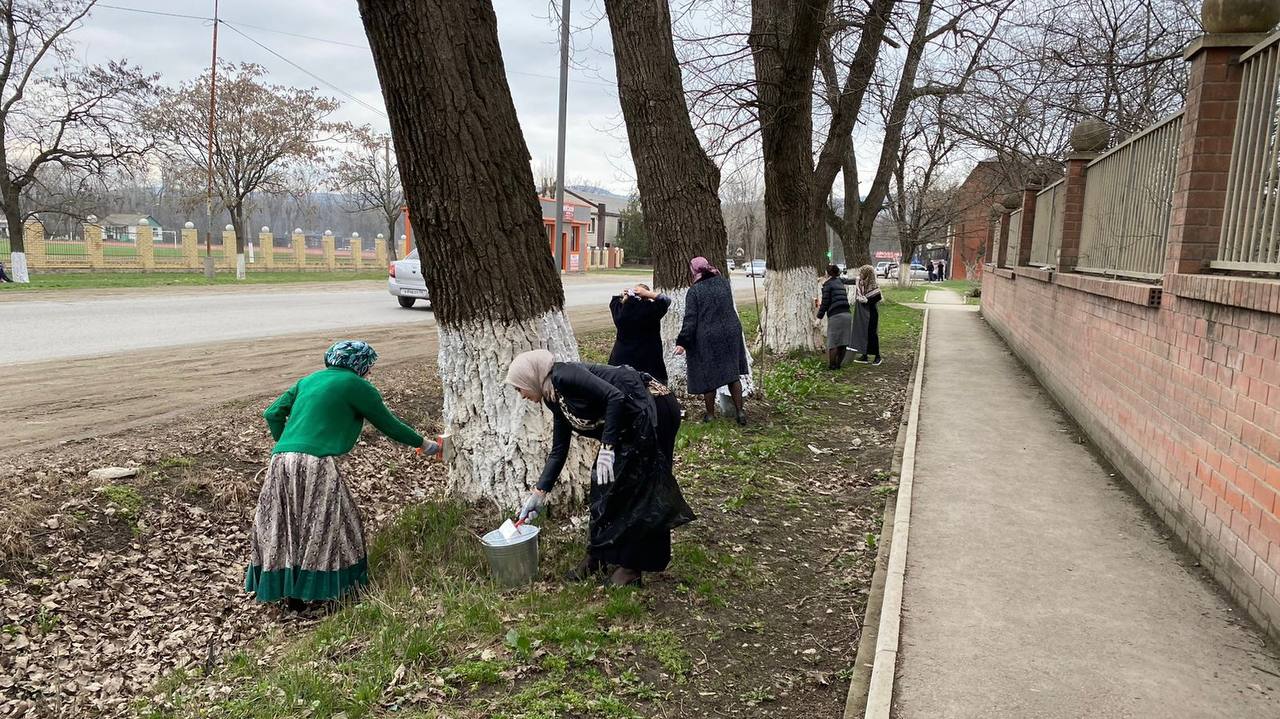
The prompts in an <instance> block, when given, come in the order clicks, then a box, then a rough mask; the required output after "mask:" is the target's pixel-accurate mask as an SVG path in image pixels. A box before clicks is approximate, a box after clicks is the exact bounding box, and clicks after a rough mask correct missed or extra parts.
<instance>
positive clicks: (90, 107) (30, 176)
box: [0, 0, 155, 282]
mask: <svg viewBox="0 0 1280 719" xmlns="http://www.w3.org/2000/svg"><path fill="white" fill-rule="evenodd" d="M93 5H94V3H93V2H92V1H89V2H67V1H62V0H25V1H24V0H0V132H3V135H4V143H3V145H2V146H0V163H2V164H3V165H4V172H2V173H0V208H3V210H4V216H5V219H6V220H7V221H8V223H9V240H10V251H11V258H10V268H11V269H12V271H13V276H14V279H15V280H17V281H18V282H27V281H28V277H29V273H28V271H27V258H26V245H25V242H24V238H23V224H24V222H25V220H26V219H27V218H28V217H30V216H31V215H32V214H33V213H34V212H36V211H39V210H40V209H42V208H41V207H40V206H39V203H36V204H35V205H34V206H28V204H29V200H30V199H31V198H30V197H29V195H28V193H29V191H30V190H31V189H32V188H33V187H34V186H35V185H37V184H38V183H39V182H40V177H41V175H42V174H43V173H45V172H46V170H53V169H54V168H55V167H56V170H57V173H56V174H58V175H60V176H66V175H73V176H76V177H82V178H83V177H93V176H101V175H103V174H105V173H107V172H109V171H111V170H112V169H114V168H117V167H120V166H122V165H125V164H128V163H131V162H133V161H136V160H138V159H139V158H140V157H141V156H142V154H143V153H145V152H146V150H147V149H148V148H147V144H146V142H144V141H141V140H139V139H138V137H137V135H136V134H135V133H134V122H133V118H134V117H135V114H136V112H137V109H138V108H140V107H145V106H146V104H147V102H148V100H149V98H150V96H151V94H152V92H153V83H154V80H155V78H154V76H148V75H144V74H143V73H142V72H141V71H140V70H138V69H137V68H135V67H132V66H130V65H127V64H124V63H122V62H111V63H108V64H106V65H101V66H84V65H79V64H78V63H77V61H76V58H75V54H74V48H73V47H72V46H71V45H70V44H69V43H68V41H67V40H68V38H67V35H68V33H70V32H71V31H72V30H74V29H75V28H77V27H78V26H79V25H80V22H81V20H82V19H83V18H84V17H85V15H87V14H88V13H89V11H90V10H91V9H92V8H93ZM45 196H47V195H45Z"/></svg>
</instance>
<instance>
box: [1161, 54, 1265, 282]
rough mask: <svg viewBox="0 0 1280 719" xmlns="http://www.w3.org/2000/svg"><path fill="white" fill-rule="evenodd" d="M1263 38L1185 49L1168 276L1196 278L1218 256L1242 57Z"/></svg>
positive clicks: (1167, 256) (1166, 267) (1238, 101)
mask: <svg viewBox="0 0 1280 719" xmlns="http://www.w3.org/2000/svg"><path fill="white" fill-rule="evenodd" d="M1265 39H1266V36H1265V35H1255V34H1230V35H1226V34H1223V35H1204V36H1201V37H1200V38H1199V39H1197V40H1196V41H1195V42H1193V43H1191V45H1190V46H1189V47H1188V48H1187V50H1186V52H1185V53H1184V54H1183V57H1184V58H1185V59H1186V60H1188V61H1189V62H1190V63H1191V68H1190V72H1189V75H1188V78H1187V102H1186V107H1185V109H1184V111H1183V115H1182V137H1181V138H1180V139H1179V144H1178V165H1177V175H1176V176H1175V177H1174V184H1173V211H1172V214H1171V215H1170V217H1169V234H1168V236H1167V237H1168V243H1167V245H1166V247H1165V262H1164V271H1165V272H1166V273H1171V274H1173V273H1187V274H1194V273H1198V272H1202V271H1204V270H1205V269H1207V268H1208V266H1209V263H1210V262H1211V261H1213V260H1214V259H1216V258H1217V256H1218V242H1219V239H1220V237H1221V234H1222V215H1223V208H1224V207H1225V205H1226V199H1227V171H1228V169H1229V168H1230V166H1231V144H1232V136H1233V135H1234V134H1235V127H1236V111H1237V109H1238V106H1239V104H1240V80H1241V76H1242V75H1243V72H1244V70H1243V65H1241V64H1239V63H1238V62H1236V60H1237V59H1238V58H1239V57H1240V54H1241V53H1243V52H1244V51H1245V50H1248V49H1249V48H1250V47H1252V46H1254V45H1256V44H1257V43H1259V42H1261V41H1262V40H1265Z"/></svg>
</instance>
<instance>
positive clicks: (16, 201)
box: [4, 183, 31, 284]
mask: <svg viewBox="0 0 1280 719" xmlns="http://www.w3.org/2000/svg"><path fill="white" fill-rule="evenodd" d="M4 219H5V221H6V222H8V223H9V275H10V276H11V277H12V278H13V281H14V282H17V283H20V284H26V283H28V282H30V281H31V273H30V271H29V270H28V269H27V243H26V240H27V238H26V227H25V224H24V223H23V221H22V197H21V193H20V191H19V190H18V189H17V188H16V187H14V186H13V185H9V184H8V183H6V187H5V188H4Z"/></svg>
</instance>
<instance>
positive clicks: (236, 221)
mask: <svg viewBox="0 0 1280 719" xmlns="http://www.w3.org/2000/svg"><path fill="white" fill-rule="evenodd" d="M227 212H229V213H230V214H231V228H232V229H233V230H235V233H236V279H237V280H243V279H244V272H245V268H244V242H245V238H246V237H248V236H249V235H248V234H247V233H246V229H247V228H246V227H245V219H244V201H243V200H241V201H239V202H237V203H235V205H234V206H231V207H228V208H227Z"/></svg>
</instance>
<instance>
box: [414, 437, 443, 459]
mask: <svg viewBox="0 0 1280 719" xmlns="http://www.w3.org/2000/svg"><path fill="white" fill-rule="evenodd" d="M440 450H441V447H440V443H439V442H437V441H435V440H434V439H424V440H422V446H421V447H419V448H418V454H425V455H426V456H428V457H432V458H435V457H437V456H439V455H440Z"/></svg>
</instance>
